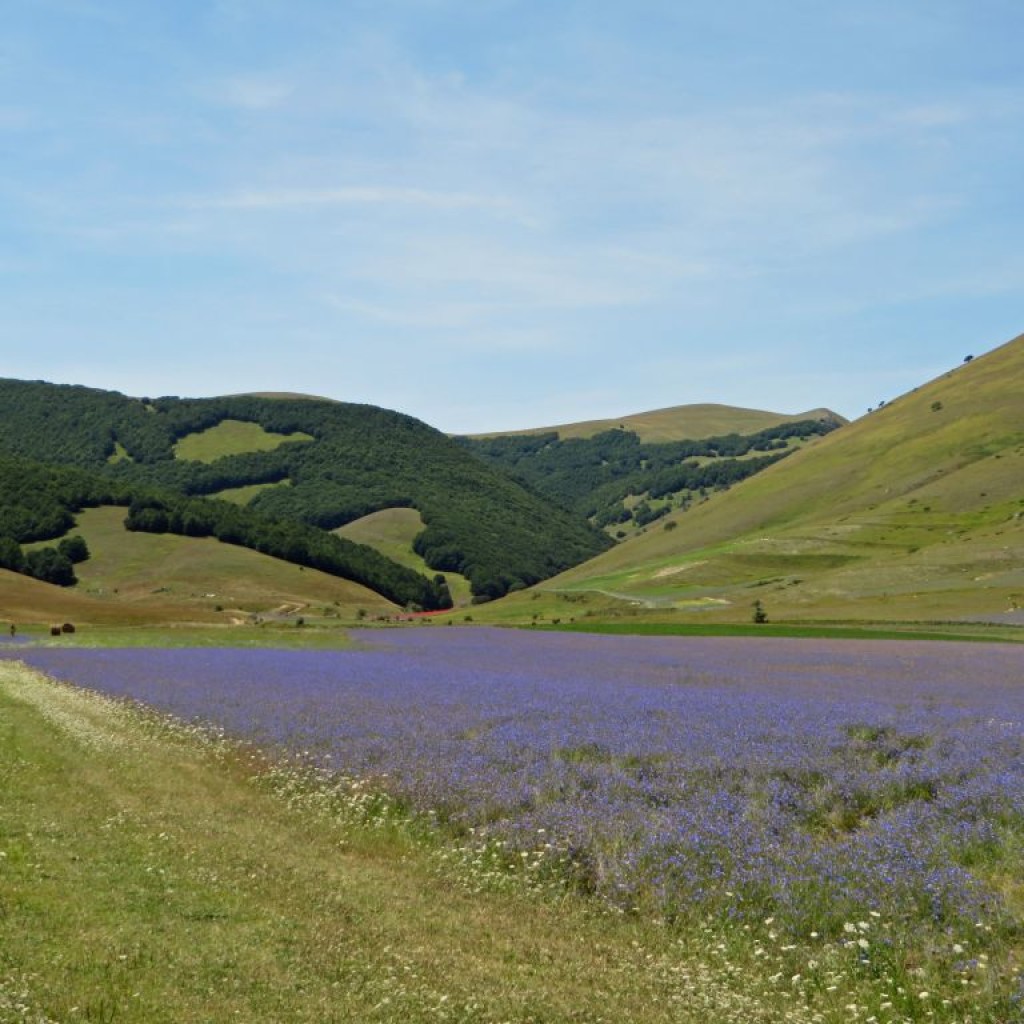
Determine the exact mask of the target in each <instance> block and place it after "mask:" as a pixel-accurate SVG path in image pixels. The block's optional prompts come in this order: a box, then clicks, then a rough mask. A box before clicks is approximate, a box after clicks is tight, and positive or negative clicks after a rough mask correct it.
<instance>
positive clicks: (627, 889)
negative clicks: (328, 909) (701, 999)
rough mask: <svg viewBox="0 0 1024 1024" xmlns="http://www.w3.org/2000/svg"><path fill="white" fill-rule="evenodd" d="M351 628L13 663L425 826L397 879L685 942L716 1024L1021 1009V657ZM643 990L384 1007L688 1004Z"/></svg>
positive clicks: (900, 648) (411, 830)
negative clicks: (419, 869)
mask: <svg viewBox="0 0 1024 1024" xmlns="http://www.w3.org/2000/svg"><path fill="white" fill-rule="evenodd" d="M354 639H355V640H356V641H357V644H358V645H359V646H358V647H357V649H353V650H348V651H336V652H324V651H319V652H317V651H302V650H292V651H235V650H209V649H208V650H187V649H186V650H176V651H162V650H109V649H108V650H76V649H64V650H61V649H52V648H51V649H43V648H32V647H19V648H18V649H16V650H12V652H11V653H12V654H16V655H17V657H20V658H21V659H23V660H24V661H25V662H27V663H28V664H30V665H32V666H35V667H37V668H39V669H41V670H43V671H45V672H47V673H49V674H51V675H53V676H56V677H58V678H61V679H66V680H70V681H74V682H75V683H78V684H81V685H83V686H86V687H89V688H91V689H93V690H97V691H100V692H101V693H103V694H107V695H110V696H114V697H130V698H132V699H135V700H141V701H144V702H145V703H146V704H148V705H151V706H153V707H155V708H157V709H159V710H161V711H165V712H169V713H171V714H173V715H175V716H177V717H178V718H180V719H183V720H185V721H188V722H197V723H198V722H205V723H210V724H212V725H214V726H216V728H217V729H219V730H223V731H225V732H226V734H227V735H229V736H231V737H236V738H240V739H244V740H246V741H248V742H249V743H252V744H255V745H256V746H257V747H258V748H260V749H262V750H263V751H265V752H266V753H267V754H269V755H271V761H270V764H271V765H274V766H275V767H273V768H271V769H270V770H269V771H268V772H267V773H266V775H265V778H266V779H273V780H276V783H275V784H274V787H272V788H274V789H275V791H276V792H277V793H278V794H281V793H285V794H288V795H290V797H291V799H292V802H293V804H294V805H296V806H297V807H299V808H300V810H301V808H303V807H305V808H307V809H309V808H320V809H321V811H322V810H323V808H324V807H326V806H331V807H336V808H340V809H341V811H342V812H343V813H342V816H343V817H346V816H347V818H346V820H348V821H349V824H350V826H351V827H354V828H356V831H357V832H358V831H359V828H360V827H361V828H362V829H363V830H364V831H365V830H367V829H368V830H369V832H371V833H372V832H373V830H374V829H378V831H379V829H380V828H381V827H382V823H386V824H387V825H388V828H391V829H397V830H398V831H400V832H401V831H402V829H405V830H406V831H407V832H408V834H409V835H415V836H418V837H419V838H418V839H416V840H414V841H413V840H411V844H412V848H413V849H415V850H418V851H419V854H417V855H415V856H413V855H412V854H409V856H412V862H411V863H413V864H414V863H416V856H425V855H426V854H425V853H424V851H425V850H426V849H427V847H428V846H429V847H430V850H431V853H430V857H431V859H432V862H433V863H435V864H439V865H441V870H443V872H445V873H446V877H448V878H449V879H450V880H457V881H458V885H459V886H462V887H467V886H468V888H469V889H470V890H472V891H475V892H476V893H477V894H478V895H479V899H480V901H481V902H480V904H479V907H478V912H479V914H482V915H486V914H487V913H489V910H488V908H489V907H490V906H491V904H490V902H489V901H490V900H492V899H494V898H496V893H499V892H502V891H505V897H503V898H510V897H508V892H511V891H515V892H521V893H523V894H532V896H530V899H532V900H535V901H536V909H535V911H534V912H536V913H541V912H542V911H541V909H539V908H543V907H548V908H551V907H552V906H555V905H557V904H558V903H559V902H561V901H566V900H568V901H569V906H570V909H567V910H566V913H567V914H569V915H570V916H569V918H567V921H571V922H574V923H573V924H572V927H575V926H576V925H577V924H578V920H579V919H577V918H576V917H574V916H572V915H574V914H576V913H577V910H575V909H571V908H574V907H577V901H580V903H579V905H580V906H589V907H591V908H593V910H594V912H597V910H598V908H606V909H605V912H604V916H603V917H602V918H601V920H602V921H604V922H606V927H607V929H608V930H607V931H606V932H605V933H604V934H605V935H606V941H608V942H611V943H612V944H613V945H614V943H616V942H618V941H619V940H620V939H621V937H622V935H623V934H625V933H624V932H622V931H621V929H622V928H627V930H628V927H636V928H641V929H654V931H653V932H650V933H646V932H645V934H647V935H648V937H647V938H645V939H644V941H645V942H654V943H655V944H656V945H657V944H658V943H662V944H664V943H669V944H670V945H671V944H672V943H676V944H678V945H677V946H676V947H673V948H675V949H676V952H677V954H678V956H679V958H680V960H679V963H680V965H681V966H680V970H683V971H684V973H685V972H686V971H688V970H689V968H688V967H686V966H685V965H686V963H687V962H688V960H687V957H690V956H693V955H694V954H695V952H696V951H700V952H701V954H702V955H704V956H705V958H710V962H712V963H713V964H714V965H715V968H714V970H713V971H712V974H713V975H714V978H715V979H716V980H714V981H713V982H711V981H709V982H708V988H707V991H712V990H713V991H715V992H718V993H719V995H720V994H721V991H720V989H719V988H718V987H717V986H721V985H724V986H725V990H726V991H731V992H733V993H734V994H735V996H736V998H737V1000H740V997H741V995H742V996H743V997H745V998H746V999H747V1001H746V1002H743V1001H742V1000H740V1002H737V1003H736V1004H735V1007H739V1006H740V1005H741V1003H742V1005H743V1009H742V1011H740V1010H739V1009H735V1008H730V1007H729V1004H728V1002H727V1001H726V1002H723V1003H722V1004H721V1006H720V1007H719V1008H718V1011H717V1015H716V1016H713V1017H712V1018H711V1019H714V1020H716V1021H718V1020H722V1021H727V1020H766V1021H769V1020H770V1021H774V1020H794V1021H804V1020H806V1021H833V1020H834V1021H839V1020H843V1021H847V1020H860V1021H865V1022H869V1021H926V1020H927V1021H933V1020H938V1021H950V1022H952V1021H957V1022H966V1021H973V1022H991V1024H995V1022H1005V1021H1011V1020H1015V1019H1019V1015H1020V1010H1021V1003H1020V1001H1021V996H1022V987H1021V978H1020V970H1021V966H1022V965H1021V955H1022V943H1021V934H1022V923H1024V890H1022V887H1021V883H1020V879H1021V877H1024V686H1022V684H1021V680H1020V653H1019V648H1017V647H1015V646H1011V645H1000V644H988V645H974V644H971V645H966V644H958V643H942V644H927V643H920V642H911V641H891V642H885V643H875V642H866V641H856V640H845V641H829V640H821V641H794V640H787V639H779V638H771V639H767V638H717V637H714V638H713V637H703V638H668V637H643V638H642V637H606V636H581V635H572V634H559V633H543V634H538V633H531V632H511V631H499V630H489V629H477V628H473V629H465V628H456V629H429V630H428V629H412V630H401V631H391V630H389V631H379V630H378V631H371V630H365V631H357V632H356V633H355V634H354ZM37 685H41V684H37ZM74 692H77V691H74ZM82 699H84V697H83V698H82ZM346 809H347V810H346ZM353 822H355V824H354V825H353V824H352V823H353ZM360 822H362V825H359V823H360ZM403 834H405V833H403ZM424 837H427V838H424ZM407 853H408V851H407ZM410 870H413V868H410ZM523 898H526V897H525V895H524V897H523ZM531 905H533V904H531ZM588 920H589V918H588ZM567 927H569V925H567ZM594 927H598V929H599V931H600V929H601V928H603V927H605V925H595V926H594ZM651 935H656V936H657V937H656V938H651V937H650V936H651ZM610 936H615V937H614V938H612V937H610ZM712 936H713V938H712ZM630 941H631V942H632V941H634V939H630ZM659 948H660V949H662V950H664V949H665V948H668V947H665V946H664V945H662V946H660V947H659ZM683 950H685V951H686V952H685V954H684V952H683ZM660 955H661V954H652V957H653V959H654V960H655V961H658V957H659V956H660ZM612 959H614V957H612ZM658 962H660V961H658ZM702 962H703V961H702ZM587 970H590V971H593V972H596V973H595V979H598V976H599V975H600V970H601V969H600V968H599V967H598V966H597V965H595V964H591V965H590V966H589V967H588V968H587ZM544 974H545V972H543V971H541V972H539V973H538V976H537V977H538V981H539V979H540V978H541V975H544ZM655 975H657V972H655ZM652 977H653V976H652ZM600 984H601V983H600V982H599V980H595V985H596V987H597V988H600ZM660 984H661V982H657V981H656V978H655V980H652V985H653V986H654V988H653V989H652V995H651V1000H652V1001H651V1003H650V1006H649V1008H648V1009H646V1010H645V1011H644V1012H643V1013H639V1012H638V1011H637V1010H636V1008H635V1007H634V1008H633V1010H632V1011H628V1012H626V1016H625V1017H623V1016H622V1014H621V1013H619V1014H618V1015H616V1014H613V1013H610V1011H606V1010H605V1009H603V1008H602V1006H601V1005H600V1004H593V1007H594V1008H593V1009H592V1010H590V1009H584V1008H582V1007H583V1004H579V1005H578V1006H577V1010H574V1011H572V1012H569V1011H564V1012H562V1011H551V1012H548V1013H541V1014H539V1015H538V1014H536V1013H534V1014H533V1015H531V1012H532V1011H530V1012H528V1011H527V1010H526V1009H524V1007H523V1006H519V1007H518V1008H512V1009H509V1005H510V1004H506V1005H505V1008H504V1009H503V1010H501V1011H499V1010H498V1009H496V1008H495V1007H494V1006H493V1005H492V1007H491V1008H490V1009H488V1010H486V1011H482V1012H481V1013H480V1014H479V1015H477V1016H473V1015H472V1014H469V1013H466V1012H463V1013H462V1015H461V1016H460V1015H458V1014H456V1015H455V1016H451V1017H447V1018H446V1017H434V1016H422V1018H420V1017H406V1018H402V1017H401V1016H398V1017H394V1018H391V1017H387V1016H383V1017H380V1018H379V1019H396V1020H397V1019H453V1020H454V1019H458V1020H504V1019H511V1020H522V1021H526V1020H599V1019H608V1020H612V1019H629V1020H652V1021H653V1020H662V1019H674V1020H684V1021H685V1020H689V1019H699V1018H700V1017H701V1016H702V1015H701V1014H693V1015H691V1016H690V1017H688V1016H686V1013H685V1012H683V1011H682V1010H681V1009H680V1005H679V1004H678V1003H677V1004H676V1006H675V1009H674V1010H673V1011H672V1012H671V1013H669V1012H668V1006H669V1004H670V1003H671V997H670V996H669V995H668V994H667V993H666V992H665V991H664V990H661V989H658V985H660ZM702 984H703V983H701V984H697V985H691V989H692V991H691V993H690V998H691V999H693V1000H697V999H698V991H699V990H700V989H701V988H702ZM655 989H657V992H655ZM676 995H677V997H678V996H679V993H678V992H677V994H676ZM549 998H550V999H551V1000H554V999H555V996H554V995H553V994H552V993H549ZM559 998H561V997H559ZM716 998H717V996H716ZM751 998H753V1002H750V999H751ZM662 999H668V1000H669V1003H662V1002H659V1000H662ZM552 1005H553V1004H552ZM691 1005H694V1006H696V1005H697V1003H696V1002H693V1003H692V1004H691ZM577 1011H578V1012H577ZM604 1012H608V1014H609V1015H608V1016H603V1013H604ZM687 1012H688V1011H687ZM573 1013H575V1015H573ZM703 1016H704V1018H705V1019H707V1014H706V1012H705V1013H704V1014H703ZM338 1019H345V1018H338ZM368 1019H377V1018H374V1017H372V1016H371V1017H369V1018H368Z"/></svg>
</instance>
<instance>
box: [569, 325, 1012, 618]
mask: <svg viewBox="0 0 1024 1024" xmlns="http://www.w3.org/2000/svg"><path fill="white" fill-rule="evenodd" d="M1022 394H1024V337H1021V338H1017V339H1015V340H1014V341H1012V342H1009V343H1008V344H1006V345H1004V346H1002V347H1001V348H998V349H996V350H995V351H993V352H991V353H989V354H988V355H986V356H983V357H981V358H978V359H975V360H973V361H972V362H970V363H969V364H968V365H963V366H960V367H957V368H956V369H953V370H951V371H950V372H948V373H946V374H944V375H943V376H942V377H940V378H938V379H937V380H934V381H932V382H931V383H929V384H927V385H925V386H923V387H920V388H918V389H915V390H914V391H913V392H911V393H909V394H907V395H904V396H903V397H901V398H899V399H898V400H896V401H894V402H892V403H891V404H889V405H888V406H886V407H884V408H882V409H880V410H878V411H876V412H873V413H871V414H870V415H868V416H865V417H864V418H862V419H860V420H858V421H856V422H855V423H852V424H849V425H847V426H845V427H843V428H841V429H840V430H838V431H836V432H834V433H833V434H831V435H829V436H828V437H825V438H822V439H820V440H817V441H815V442H814V443H813V444H811V445H808V446H807V447H806V448H805V449H803V450H802V451H799V452H796V453H794V454H793V455H792V456H790V457H789V458H787V459H785V460H784V461H783V462H781V463H779V464H777V465H775V466H772V467H771V468H769V469H767V470H766V471H764V472H763V473H761V474H758V475H757V476H755V477H753V478H751V479H750V480H747V481H745V482H744V483H742V484H740V485H738V486H737V487H735V488H733V489H732V490H730V491H728V492H727V493H724V494H719V495H715V496H713V497H711V498H710V499H709V500H708V501H706V502H704V503H702V504H699V505H697V506H695V507H693V508H691V509H690V510H689V511H686V512H683V513H677V514H675V515H674V516H673V517H672V518H671V519H670V520H669V521H668V524H666V525H669V526H671V524H675V525H674V527H672V528H670V529H665V528H664V526H663V525H662V524H658V525H657V526H655V527H653V528H651V529H650V530H649V531H648V532H647V533H646V534H644V535H643V536H640V537H637V538H636V539H634V540H631V541H628V542H626V543H624V544H622V545H620V546H619V547H618V548H615V549H613V550H611V551H609V552H608V553H606V554H604V555H602V556H600V557H598V558H596V559H594V560H593V561H591V562H588V563H587V564H585V565H583V566H580V567H578V568H576V569H575V570H572V571H570V572H568V573H565V574H564V575H562V576H561V577H559V578H557V579H556V580H553V581H551V583H550V587H551V588H553V589H564V590H567V591H570V592H586V591H596V592H599V593H602V594H604V595H608V596H615V597H618V598H620V599H622V600H623V601H624V602H627V603H628V602H632V603H633V606H634V607H637V608H641V607H647V608H651V609H662V610H665V611H668V610H674V611H675V613H677V614H678V612H679V611H680V610H684V609H688V608H689V609H701V610H703V613H704V614H705V615H706V616H710V617H712V618H714V617H723V618H724V617H727V618H733V619H736V618H740V619H742V618H749V615H750V607H751V604H752V602H753V601H754V600H761V601H762V602H763V604H764V606H765V607H766V609H767V610H768V612H769V615H770V616H773V617H791V618H801V617H823V616H824V617H827V616H839V617H847V616H852V617H863V618H889V619H893V618H911V619H928V618H944V617H956V618H965V617H971V616H985V617H998V616H1001V615H1004V614H1007V613H1008V614H1007V617H1008V618H1010V619H1012V618H1013V617H1014V610H1015V609H1019V608H1024V402H1022V401H1021V398H1020V396H1021V395H1022Z"/></svg>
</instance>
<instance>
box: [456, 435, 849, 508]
mask: <svg viewBox="0 0 1024 1024" xmlns="http://www.w3.org/2000/svg"><path fill="white" fill-rule="evenodd" d="M838 426H839V420H838V419H837V418H836V417H834V416H830V415H823V416H822V417H821V418H818V419H809V420H802V421H797V422H787V423H782V424H777V425H775V426H772V427H768V428H765V429H763V430H760V431H758V432H756V433H750V434H746V435H740V434H737V433H730V434H726V435H722V436H718V437H706V438H703V439H695V440H676V441H670V442H668V441H666V442H643V441H641V439H640V437H639V435H638V434H636V433H635V432H633V431H631V430H625V429H616V430H606V431H603V432H601V433H598V434H595V435H593V436H591V437H586V438H584V437H569V438H562V437H560V436H559V435H558V434H557V433H555V432H550V433H544V434H519V435H516V434H506V435H502V436H498V437H490V438H460V439H459V440H460V443H461V444H462V445H464V446H465V447H466V448H467V449H468V450H469V451H471V452H473V453H474V454H475V455H477V456H478V457H479V458H481V459H483V460H484V461H485V462H487V463H488V464H490V465H493V466H495V467H498V468H501V469H503V470H505V471H506V472H508V473H510V474H512V475H513V476H515V477H517V478H518V479H520V480H522V481H523V482H524V483H527V484H528V485H529V486H531V487H533V488H534V489H536V490H537V491H539V492H540V493H542V494H545V495H547V496H548V497H550V498H552V499H554V500H556V501H558V502H560V503H561V504H563V505H565V506H566V507H567V508H571V509H573V511H575V512H577V513H578V514H579V515H581V516H584V517H593V518H594V520H595V521H596V522H597V524H598V525H600V526H606V525H609V524H615V523H620V522H624V521H626V520H628V519H630V518H633V519H634V521H636V522H638V525H645V522H644V521H641V517H644V518H645V520H646V522H650V521H653V520H654V519H655V518H659V517H660V516H661V515H665V514H667V513H668V512H670V511H671V508H670V506H669V505H668V504H663V505H661V506H660V508H658V509H656V510H655V509H650V506H647V505H641V506H640V507H639V509H638V508H636V507H634V508H633V509H632V510H631V509H629V508H627V507H626V505H625V504H624V502H625V501H626V500H627V499H628V498H631V497H642V498H645V499H651V500H655V501H657V500H659V499H664V498H668V497H671V496H675V495H678V494H680V492H691V493H692V492H704V491H708V490H718V489H721V488H723V487H728V486H730V485H732V484H734V483H738V482H739V481H740V480H744V479H746V478H747V477H749V476H753V475H754V474H755V473H757V472H759V471H760V470H762V469H764V468H765V467H766V466H769V465H771V463H773V462H777V461H778V460H779V459H780V458H781V457H782V456H783V455H786V454H788V453H789V451H790V450H791V449H790V443H791V442H799V441H806V440H808V439H809V438H811V437H816V436H820V435H822V434H827V433H830V432H831V431H832V430H834V429H835V428H836V427H838ZM709 460H710V461H709Z"/></svg>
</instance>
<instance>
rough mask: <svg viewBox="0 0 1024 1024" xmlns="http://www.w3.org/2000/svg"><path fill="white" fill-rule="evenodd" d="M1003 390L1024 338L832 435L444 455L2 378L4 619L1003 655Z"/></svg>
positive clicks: (654, 418) (1018, 566)
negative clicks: (844, 640)
mask: <svg viewBox="0 0 1024 1024" xmlns="http://www.w3.org/2000/svg"><path fill="white" fill-rule="evenodd" d="M1022 393H1024V336H1022V337H1019V338H1016V339H1014V340H1013V341H1010V342H1008V343H1007V344H1004V345H1002V346H1000V347H998V348H996V349H994V350H992V351H990V352H988V353H986V354H984V355H979V356H978V357H977V358H969V359H967V360H965V362H964V363H963V364H961V365H958V366H955V367H950V369H949V370H948V371H947V372H945V373H944V374H942V375H941V376H939V377H938V378H936V379H935V380H932V381H927V382H922V384H921V385H920V386H919V387H918V388H915V389H914V390H913V391H911V392H909V393H907V394H904V395H901V396H899V397H898V398H896V399H894V400H892V401H890V402H888V403H886V404H884V405H882V406H880V407H879V408H877V409H875V410H873V411H871V412H870V413H869V414H867V415H864V416H862V417H860V418H859V419H858V420H856V421H855V422H850V423H847V422H845V421H843V420H842V418H841V417H838V416H836V415H835V414H834V413H831V412H830V411H829V410H827V409H815V410H811V411H808V412H805V413H798V414H788V415H787V414H777V413H770V412H764V411H760V410H745V409H733V408H730V407H727V406H717V405H710V404H709V405H701V406H682V407H679V408H675V409H664V410H657V411H654V412H648V413H638V414H634V415H630V416H623V417H621V418H618V419H614V420H595V421H591V422H587V423H576V424H563V425H559V426H552V427H543V428H536V429H535V430H530V431H519V432H515V433H504V434H491V435H480V436H476V437H448V436H446V435H444V434H442V433H441V432H440V431H437V430H435V429H433V428H432V427H430V426H428V425H427V424H424V423H421V422H420V421H418V420H415V419H413V418H412V417H408V416H403V415H402V414H400V413H396V412H389V411H387V410H383V409H378V408H375V407H372V406H359V405H351V404H346V403H342V402H335V401H330V400H327V399H313V398H305V397H298V396H284V395H282V396H278V395H236V396H230V397H223V398H215V399H181V398H174V397H167V398H156V399H150V398H129V397H126V396H124V395H120V394H118V393H116V392H107V391H99V390H96V389H89V388H81V387H69V386H65V385H54V384H47V383H44V382H39V381H33V382H28V381H16V380H4V381H0V566H3V568H0V617H2V618H4V619H7V620H9V621H11V622H13V623H17V624H18V625H19V626H20V627H21V628H22V629H43V628H45V627H47V626H48V625H50V624H52V623H63V622H69V623H74V624H77V625H88V626H91V627H94V628H95V629H100V630H111V629H117V628H126V629H142V628H144V627H153V628H161V629H167V628H168V627H171V626H174V627H177V628H179V629H182V628H186V627H192V628H201V629H206V628H208V627H217V631H218V632H221V633H223V634H225V635H227V634H232V635H234V636H235V637H236V639H237V641H238V642H250V641H249V639H246V638H249V637H255V635H256V633H257V632H258V631H259V629H260V628H262V631H263V632H264V633H266V632H267V631H270V632H272V633H273V634H274V635H275V636H277V637H278V638H280V637H281V636H284V635H285V634H286V633H288V634H294V638H293V639H294V642H303V643H307V642H321V641H322V642H328V643H329V642H333V640H332V639H331V638H332V637H334V638H337V637H338V636H340V635H341V634H342V633H343V629H342V628H339V627H346V626H350V625H352V624H354V623H364V624H365V623H373V622H381V621H388V622H394V621H400V620H401V621H415V622H419V623H439V622H451V623H453V624H463V623H465V622H469V621H472V622H491V623H501V624H510V625H534V626H559V627H562V628H566V627H570V626H571V627H574V628H616V629H618V628H621V629H635V630H642V629H653V630H657V629H663V630H667V631H673V630H689V629H694V630H702V629H704V630H707V629H721V628H736V629H739V628H741V627H742V628H743V629H748V628H754V627H758V626H759V627H761V628H763V629H764V630H766V631H770V630H773V629H775V630H778V629H782V628H793V629H800V628H816V627H823V626H825V625H829V626H831V627H836V626H839V627H847V628H854V627H864V626H867V625H873V626H875V627H894V628H900V629H909V628H915V629H925V628H931V629H936V628H938V629H946V630H953V631H955V632H956V633H957V634H958V635H964V634H965V633H977V634H979V635H985V634H993V635H998V636H1000V637H1002V638H1004V639H1011V638H1016V637H1018V636H1019V635H1024V629H1022V627H1024V610H1022V609H1024V403H1021V401H1020V397H1019V396H1020V395H1021V394H1022ZM76 538H80V539H81V540H80V541H79V540H76ZM82 542H84V543H82ZM755 619H761V620H762V621H761V622H760V623H756V622H754V620H755ZM765 620H766V621H765ZM233 642H234V641H233ZM252 642H258V641H256V640H253V641H252ZM289 642H292V641H291V640H289Z"/></svg>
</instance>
